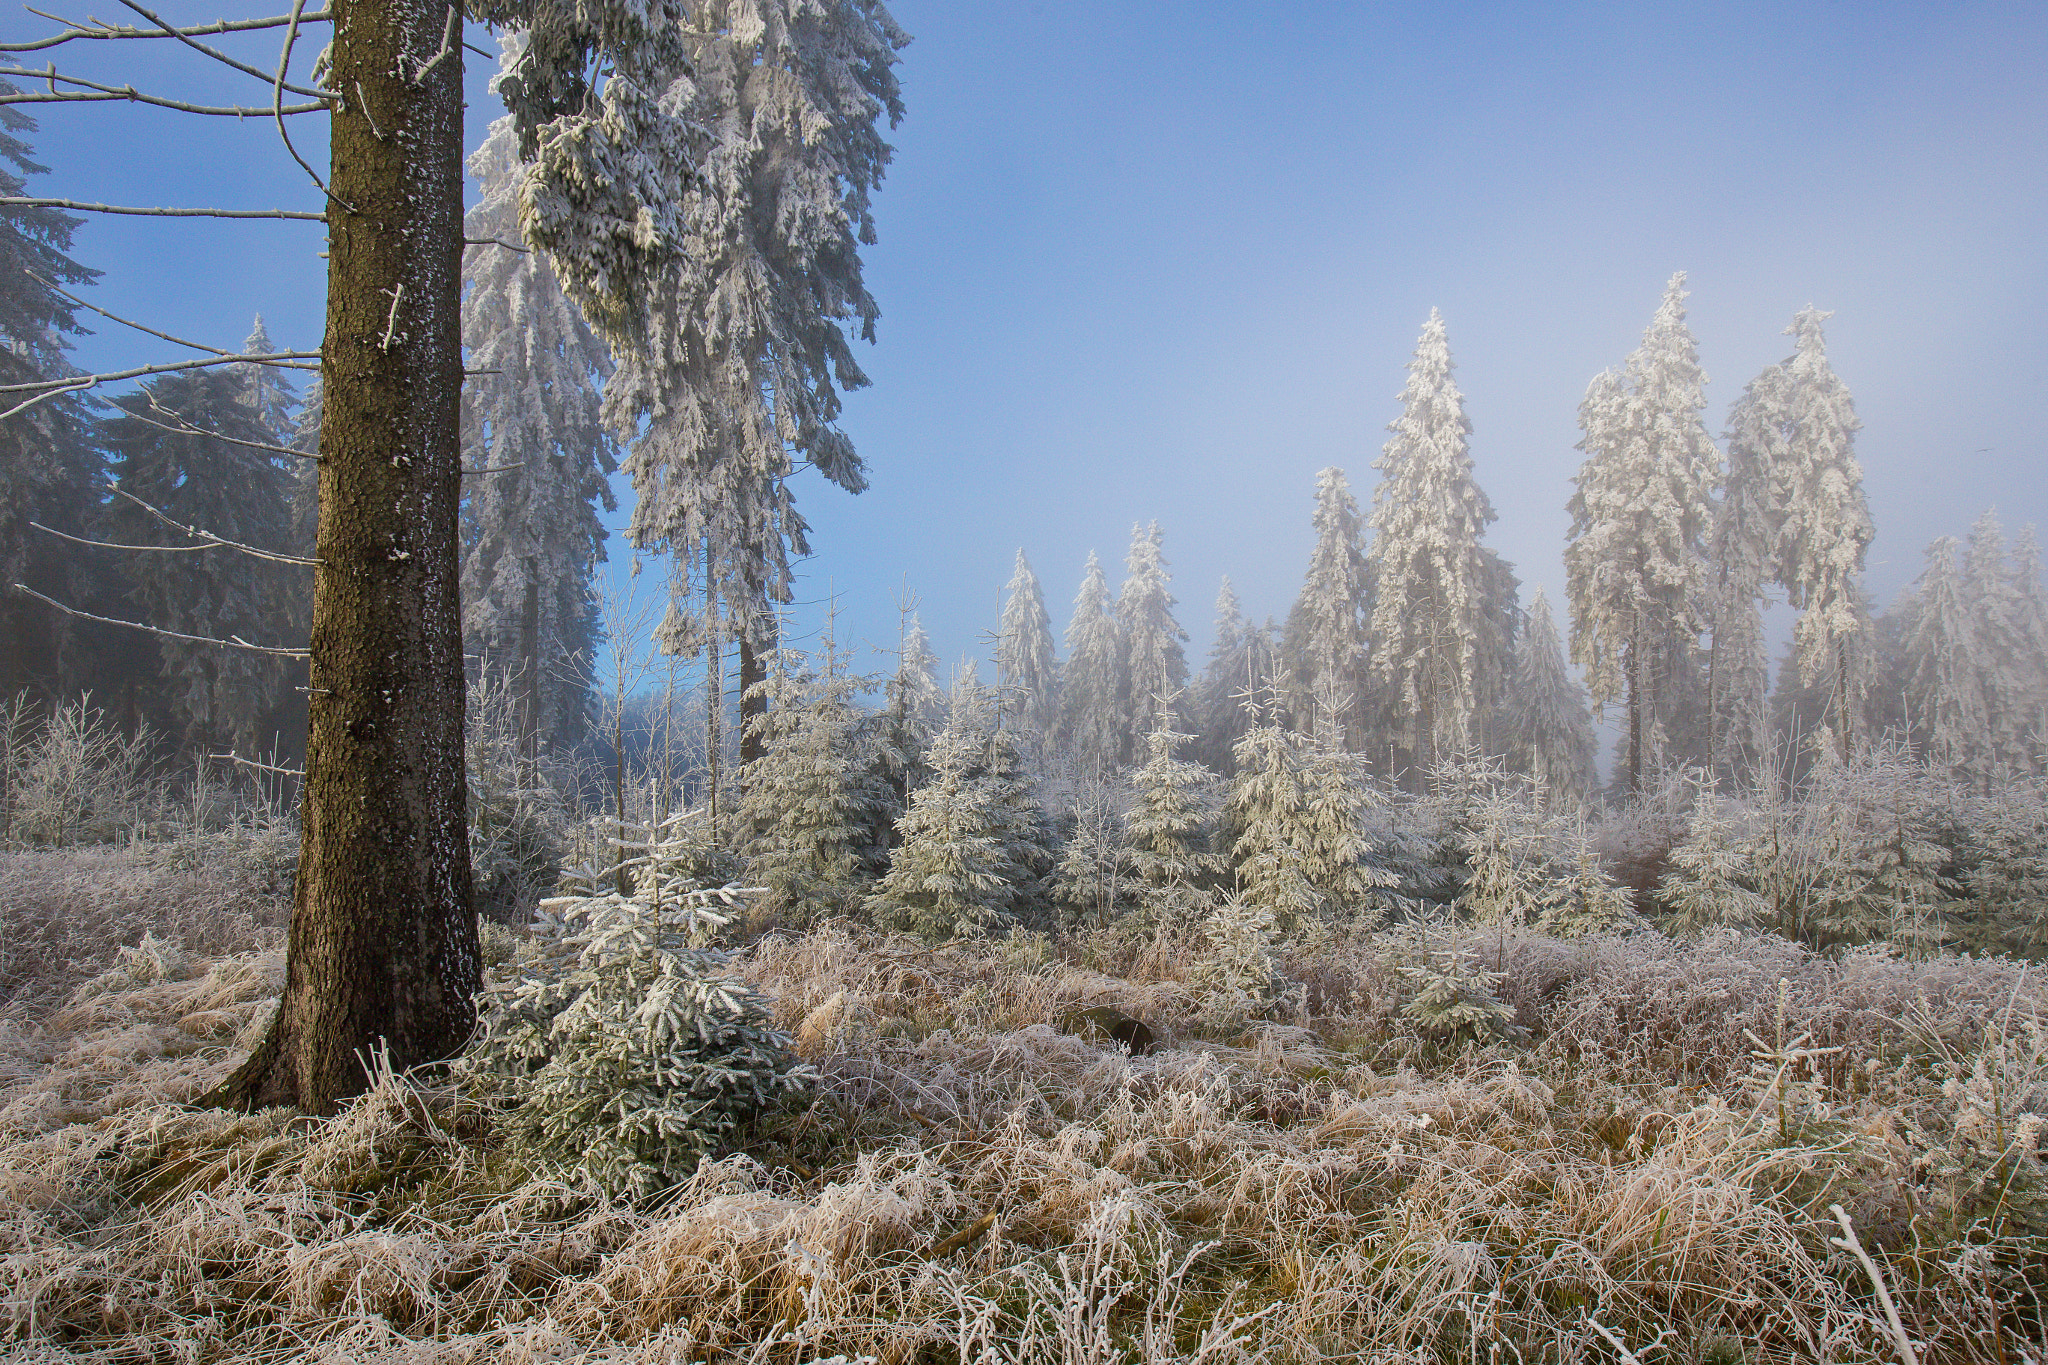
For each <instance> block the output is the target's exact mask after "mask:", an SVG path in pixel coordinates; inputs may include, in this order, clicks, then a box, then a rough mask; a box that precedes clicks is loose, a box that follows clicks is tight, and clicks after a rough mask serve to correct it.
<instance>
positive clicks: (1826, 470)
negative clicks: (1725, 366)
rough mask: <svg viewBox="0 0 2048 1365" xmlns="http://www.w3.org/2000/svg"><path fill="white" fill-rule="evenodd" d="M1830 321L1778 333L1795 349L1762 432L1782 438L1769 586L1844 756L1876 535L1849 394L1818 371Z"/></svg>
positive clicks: (1811, 321)
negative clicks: (1780, 496)
mask: <svg viewBox="0 0 2048 1365" xmlns="http://www.w3.org/2000/svg"><path fill="white" fill-rule="evenodd" d="M1831 316H1832V314H1829V313H1823V312H1821V311H1819V310H1818V309H1815V308H1811V307H1809V308H1806V309H1804V310H1802V311H1801V312H1800V313H1799V314H1798V315H1797V316H1795V317H1794V318H1793V319H1792V325H1791V326H1790V327H1788V328H1786V329H1785V330H1786V331H1787V332H1788V333H1789V334H1791V335H1792V336H1793V337H1794V338H1795V339H1796V343H1797V349H1796V350H1795V351H1794V352H1793V354H1792V356H1791V357H1790V358H1789V359H1787V360H1786V361H1785V362H1784V364H1783V365H1782V366H1781V367H1780V368H1781V369H1782V371H1783V379H1782V381H1781V382H1780V383H1778V384H1775V385H1773V386H1771V388H1770V389H1769V391H1768V396H1769V399H1770V401H1769V403H1768V405H1767V406H1766V407H1765V410H1764V413H1763V421H1764V422H1765V424H1766V425H1768V426H1770V427H1773V428H1775V429H1776V430H1777V431H1778V432H1780V433H1782V439H1783V442H1784V445H1783V451H1784V454H1783V458H1782V461H1781V463H1780V466H1779V470H1778V474H1779V478H1780V480H1781V481H1782V484H1783V486H1784V488H1785V493H1784V515H1785V519H1784V525H1783V529H1782V531H1781V532H1780V535H1779V538H1778V550H1779V556H1780V560H1779V567H1778V581H1779V582H1780V583H1782V584H1783V585H1784V587H1785V592H1786V597H1787V600H1788V601H1789V602H1790V603H1791V605H1792V606H1794V607H1796V608H1798V610H1799V612H1800V616H1799V622H1798V624H1797V626H1795V627H1794V631H1793V639H1794V641H1795V644H1796V647H1797V649H1798V654H1799V676H1800V680H1801V681H1802V682H1805V683H1808V684H1812V683H1815V682H1818V681H1820V680H1822V679H1826V681H1827V686H1828V693H1829V698H1830V700H1829V726H1830V729H1831V730H1832V731H1833V732H1834V734H1835V736H1836V740H1837V744H1838V746H1839V748H1840V751H1841V753H1842V754H1843V756H1844V757H1846V756H1848V755H1849V754H1850V753H1852V752H1853V751H1854V749H1855V745H1856V733H1857V729H1858V724H1857V722H1858V717H1859V716H1860V714H1861V712H1862V707H1863V697H1864V694H1865V692H1866V691H1867V690H1868V688H1869V681H1870V673H1869V663H1870V634H1871V625H1870V613H1869V610H1868V608H1867V607H1866V605H1865V603H1864V600H1863V589H1862V575H1863V556H1864V552H1865V551H1866V550H1868V549H1869V547H1870V542H1871V540H1872V539H1873V538H1874V537H1875V536H1876V531H1875V530H1874V529H1873V528H1872V526H1871V522H1870V508H1869V505H1868V504H1867V503H1866V502H1865V500H1864V497H1863V468H1862V466H1861V465H1860V464H1858V463H1857V460H1856V453H1855V450H1854V443H1855V439H1856V432H1857V430H1858V429H1859V428H1860V427H1861V426H1862V423H1861V422H1859V421H1857V419H1856V407H1855V404H1854V403H1853V402H1852V401H1851V400H1850V397H1849V390H1848V388H1847V387H1846V386H1845V385H1844V384H1843V383H1842V381H1841V380H1840V379H1839V378H1838V377H1837V376H1836V375H1835V372H1834V371H1833V369H1831V368H1830V367H1829V365H1828V356H1827V340H1826V338H1825V337H1824V336H1823V335H1822V334H1821V324H1822V323H1823V322H1825V321H1826V320H1827V319H1828V318H1829V317H1831Z"/></svg>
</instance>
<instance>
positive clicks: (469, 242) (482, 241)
mask: <svg viewBox="0 0 2048 1365" xmlns="http://www.w3.org/2000/svg"><path fill="white" fill-rule="evenodd" d="M462 244H463V245H464V246H501V247H503V248H505V250H507V251H516V252H518V253H519V254H520V255H522V256H525V255H528V254H530V248H527V247H523V246H514V245H512V244H511V243H510V242H508V241H506V240H505V239H504V238H502V237H464V238H463V239H462Z"/></svg>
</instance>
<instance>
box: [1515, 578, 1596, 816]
mask: <svg viewBox="0 0 2048 1365" xmlns="http://www.w3.org/2000/svg"><path fill="white" fill-rule="evenodd" d="M1509 696H1510V700H1509V704H1508V715H1509V725H1508V733H1509V736H1510V747H1511V749H1512V756H1513V758H1514V760H1515V762H1516V766H1517V767H1519V768H1520V769H1521V770H1522V771H1523V772H1526V773H1527V774H1529V776H1530V777H1531V778H1533V779H1534V780H1535V781H1536V782H1537V783H1538V784H1539V785H1540V786H1542V787H1543V788H1544V789H1546V790H1548V791H1551V792H1555V793H1557V794H1558V795H1559V796H1561V797H1563V798H1564V799H1565V800H1566V801H1568V802H1582V801H1585V800H1586V799H1587V798H1588V797H1590V796H1591V795H1592V792H1593V718H1592V716H1591V714H1590V713H1589V712H1588V711H1587V708H1586V691H1585V689H1584V688H1582V687H1580V686H1579V684H1578V681H1577V680H1576V679H1574V678H1573V677H1572V675H1571V673H1570V671H1569V670H1568V669H1567V668H1566V667H1565V662H1564V647H1563V644H1562V642H1561V641H1560V640H1559V639H1558V634H1557V622H1556V620H1555V619H1554V618H1553V617H1552V616H1551V614H1550V601H1549V599H1548V598H1546V597H1545V596H1544V595H1543V589H1542V588H1540V587H1539V588H1537V589H1536V595H1535V596H1534V597H1533V598H1531V599H1530V602H1529V620H1528V623H1527V624H1526V625H1525V626H1524V627H1523V628H1522V633H1521V637H1520V638H1519V639H1518V640H1517V641H1516V645H1515V679H1514V686H1513V688H1512V689H1511V691H1510V694H1509Z"/></svg>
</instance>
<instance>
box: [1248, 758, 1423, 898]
mask: <svg viewBox="0 0 2048 1365" xmlns="http://www.w3.org/2000/svg"><path fill="white" fill-rule="evenodd" d="M1372 804H1373V793H1372V791H1371V789H1370V788H1369V787H1368V786H1367V785H1366V783H1365V780H1364V777H1363V774H1362V773H1361V772H1360V771H1359V769H1358V765H1357V760H1356V759H1354V758H1353V757H1352V756H1351V755H1349V754H1346V753H1344V752H1343V751H1342V750H1340V749H1338V748H1336V747H1335V745H1334V743H1323V744H1317V743H1314V742H1312V741H1310V740H1309V739H1307V738H1306V737H1305V736H1303V735H1301V734H1299V733H1296V732H1294V731H1290V730H1283V729H1281V728H1280V727H1279V726H1277V725H1260V726H1255V727H1254V728H1252V729H1250V730H1247V731H1246V732H1245V734H1244V737H1243V738H1242V739H1240V740H1239V741H1238V744H1237V775H1236V776H1235V777H1234V778H1232V779H1231V784H1230V793H1229V797H1228V799H1227V801H1226V803H1225V807H1224V830H1225V837H1226V838H1228V839H1229V841H1230V862H1231V867H1232V870H1233V871H1234V872H1235V873H1236V877H1237V887H1238V892H1239V894H1240V895H1241V896H1242V897H1243V898H1244V899H1245V900H1246V901H1247V902H1249V903H1250V904H1252V905H1255V906H1258V907H1261V908H1263V909H1266V910H1269V911H1271V912H1272V914H1273V916H1274V921H1275V923H1276V924H1277V925H1278V926H1279V927H1280V929H1281V930H1282V931H1283V932H1286V933H1292V932H1293V931H1294V930H1295V929H1296V928H1297V927H1298V926H1300V925H1301V924H1302V923H1303V922H1304V921H1306V920H1309V919H1311V918H1315V917H1327V916H1334V915H1340V914H1363V915H1366V916H1376V915H1377V913H1378V910H1379V905H1378V901H1377V899H1376V898H1375V896H1374V894H1373V893H1374V891H1375V890H1376V889H1378V888H1379V887H1381V886H1382V885H1384V884H1386V883H1388V882H1389V881H1390V880H1391V879H1390V878H1388V877H1386V875H1385V874H1384V873H1382V872H1380V871H1379V870H1378V869H1377V868H1375V867H1373V866H1371V865H1370V864H1369V862H1368V858H1369V855H1370V853H1371V845H1370V843H1369V842H1368V841H1367V839H1366V837H1365V830H1364V816H1365V813H1366V811H1367V810H1368V809H1370V808H1371V806H1372Z"/></svg>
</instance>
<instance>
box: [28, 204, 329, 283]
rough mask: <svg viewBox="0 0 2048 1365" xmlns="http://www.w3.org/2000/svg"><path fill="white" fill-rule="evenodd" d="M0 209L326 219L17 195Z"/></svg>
mask: <svg viewBox="0 0 2048 1365" xmlns="http://www.w3.org/2000/svg"><path fill="white" fill-rule="evenodd" d="M0 208H10V209H70V210H71V211H72V212H74V213H127V214H136V215H140V216H142V217H145V218H302V219H305V220H306V221H308V222H314V223H324V222H326V221H327V215H326V214H324V213H308V212H306V211H305V210H303V209H161V208H142V207H140V206H137V205H131V204H87V203H83V202H81V201H79V200H76V199H28V198H22V197H20V196H8V197H5V198H0ZM89 306H90V305H88V307H89Z"/></svg>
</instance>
